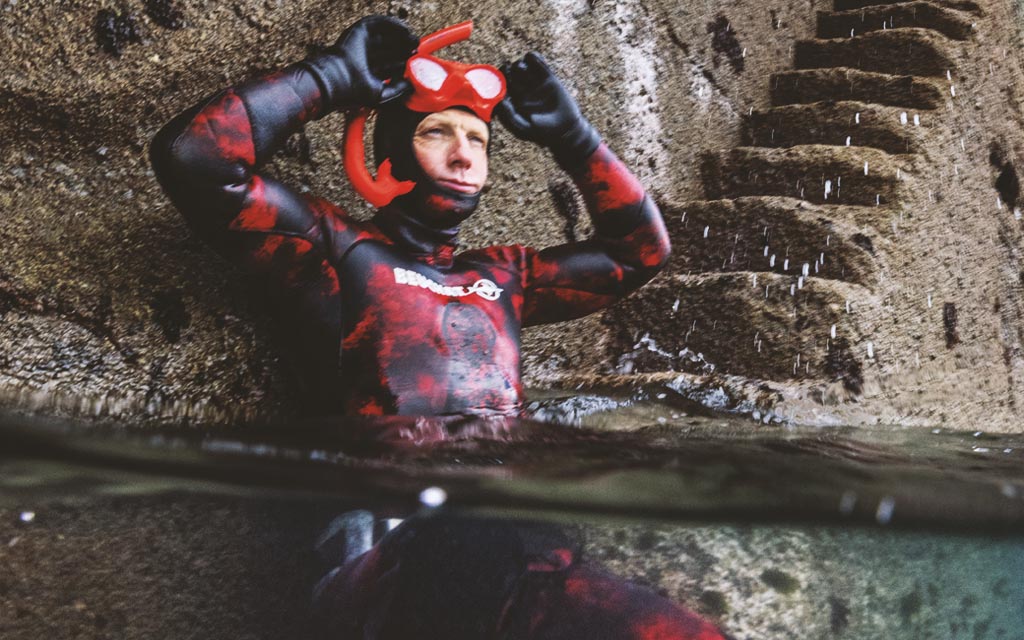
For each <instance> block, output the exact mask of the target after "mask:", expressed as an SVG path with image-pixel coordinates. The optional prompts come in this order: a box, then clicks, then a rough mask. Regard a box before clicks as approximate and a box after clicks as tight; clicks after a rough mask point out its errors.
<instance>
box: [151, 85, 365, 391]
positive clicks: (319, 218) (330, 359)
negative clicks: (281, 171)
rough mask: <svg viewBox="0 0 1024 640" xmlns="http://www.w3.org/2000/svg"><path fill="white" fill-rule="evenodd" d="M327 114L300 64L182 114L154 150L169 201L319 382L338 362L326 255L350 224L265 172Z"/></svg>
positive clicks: (334, 286) (334, 283) (333, 281)
mask: <svg viewBox="0 0 1024 640" xmlns="http://www.w3.org/2000/svg"><path fill="white" fill-rule="evenodd" d="M321 112H322V108H321V99H320V89H319V86H318V84H317V81H316V79H315V78H314V77H313V75H312V74H311V73H310V72H309V71H308V70H307V69H306V68H304V67H303V66H301V65H295V66H292V67H289V68H287V69H285V70H284V71H281V72H279V73H276V74H273V75H270V76H266V77H263V78H261V79H259V80H257V81H254V82H251V83H249V84H246V85H242V86H240V87H237V88H232V89H227V90H226V91H223V92H221V93H219V94H217V95H215V96H214V97H213V98H211V99H209V100H207V101H205V102H203V103H201V104H199V105H197V106H195V107H193V108H192V109H189V110H188V111H186V112H184V113H182V114H181V115H179V116H178V117H176V118H174V119H173V120H172V121H171V122H170V123H168V124H167V125H166V126H165V127H164V128H163V129H162V130H161V131H160V132H159V133H158V134H157V136H156V138H155V139H154V141H153V144H152V146H151V148H150V159H151V162H152V166H153V169H154V172H155V173H156V176H157V179H158V180H159V182H160V184H161V186H162V187H163V189H164V191H165V192H166V193H167V195H168V197H169V198H170V199H171V202H173V203H174V205H175V207H177V208H178V210H179V211H181V213H182V215H183V216H184V217H185V219H186V220H187V221H188V223H189V225H190V226H191V228H192V229H193V230H194V231H195V232H196V233H197V234H198V235H199V236H201V237H202V238H203V239H204V240H205V241H206V242H207V243H209V244H210V245H212V246H213V247H214V248H215V249H216V250H217V251H218V252H219V253H220V254H221V255H223V256H224V257H226V258H227V259H228V260H230V261H231V262H233V263H235V264H236V265H239V266H241V267H242V268H243V269H245V270H246V271H247V272H249V273H250V274H253V275H254V276H256V278H257V279H258V280H260V281H261V282H262V283H264V284H265V287H266V290H267V293H268V295H269V296H270V298H271V302H272V303H273V305H274V307H275V309H277V310H279V311H280V312H281V314H282V316H284V317H282V318H281V320H282V321H283V329H284V331H285V332H286V333H287V334H291V335H290V336H286V337H290V338H292V340H291V341H292V342H293V344H292V345H291V348H292V349H293V350H294V351H296V352H297V353H296V354H295V355H298V357H299V359H300V361H301V366H302V367H304V368H306V369H307V370H311V371H316V372H317V373H316V375H315V376H314V377H316V376H318V375H321V374H323V375H329V374H330V372H331V371H333V363H334V358H335V357H336V355H337V344H338V335H339V332H340V309H339V308H338V279H337V275H336V273H335V272H334V269H333V267H332V266H331V264H330V262H331V261H330V255H331V238H332V235H336V234H337V233H338V231H339V229H340V228H342V227H343V226H344V224H345V218H344V216H343V214H342V213H341V212H340V211H339V210H337V209H336V208H333V207H331V205H329V204H328V203H326V202H325V201H322V200H314V199H308V198H304V197H301V196H299V195H298V194H296V193H295V192H294V191H292V190H291V189H289V188H288V187H286V186H284V185H283V184H281V183H279V182H277V181H276V180H274V179H273V178H271V177H269V176H266V175H263V174H262V173H261V172H260V167H261V166H262V165H263V164H264V163H265V162H266V161H267V159H269V158H270V157H271V156H272V155H273V153H274V152H275V151H276V150H278V149H279V148H280V147H281V146H282V145H283V144H284V141H285V140H286V139H287V137H288V136H289V135H291V134H292V133H294V132H296V131H297V130H299V129H300V128H301V127H302V125H303V124H304V123H305V122H307V121H308V120H310V119H313V118H315V117H317V116H319V115H321ZM332 343H333V348H332V347H331V346H330V345H331V344H332Z"/></svg>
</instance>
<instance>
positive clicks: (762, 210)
mask: <svg viewBox="0 0 1024 640" xmlns="http://www.w3.org/2000/svg"><path fill="white" fill-rule="evenodd" d="M531 7H532V8H531V10H530V11H522V10H521V6H520V5H519V4H518V3H516V2H511V1H504V2H498V3H494V4H492V5H487V6H486V7H482V6H479V5H478V4H470V3H466V2H452V3H444V4H443V5H440V4H431V3H419V2H413V1H411V0H410V1H405V2H403V1H391V2H371V3H369V4H367V3H355V2H327V1H326V0H302V1H297V2H279V1H274V0H268V1H266V2H263V1H255V0H253V1H250V0H239V1H237V2H232V3H216V2H208V1H205V0H189V1H185V0H147V1H145V2H143V1H142V0H137V1H136V0H127V1H126V2H121V3H106V2H103V1H100V0H89V1H87V2H80V3H75V4H74V5H73V6H71V5H68V6H65V5H55V4H53V3H47V2H43V1H42V0H18V1H17V2H14V1H10V2H4V3H2V6H0V21H2V29H0V45H2V47H3V49H4V50H5V51H6V52H8V54H7V59H8V60H10V61H11V62H10V63H9V64H8V65H6V66H5V69H4V70H3V72H2V73H0V97H2V100H0V133H2V135H3V138H2V139H3V140H4V144H3V147H2V151H3V152H2V154H0V206H2V207H3V210H4V212H5V216H4V224H3V225H2V226H0V234H2V237H3V242H2V244H0V252H2V254H0V255H2V260H0V344H2V345H3V349H2V354H0V388H2V389H3V394H4V396H5V397H6V398H7V400H6V401H5V402H6V404H8V405H17V406H27V407H30V408H32V407H36V408H39V407H40V406H41V405H47V404H49V405H50V406H47V407H45V410H47V411H56V412H60V413H71V414H83V415H113V416H118V417H129V418H133V419H146V420H160V421H172V422H176V421H188V422H204V421H214V422H224V421H232V420H237V419H254V418H256V417H260V416H281V415H292V414H294V413H295V412H296V411H297V407H296V406H295V403H294V401H293V397H294V394H293V388H292V383H291V380H292V377H291V376H290V375H289V373H288V371H286V370H285V368H284V366H283V365H282V364H281V359H280V357H279V353H278V352H277V351H276V346H275V344H274V341H273V338H272V335H273V334H272V331H271V330H270V327H269V325H268V321H267V319H266V316H267V313H266V310H265V309H261V308H260V305H261V302H260V301H259V298H258V297H257V296H253V295H251V292H250V291H249V286H248V285H247V282H246V279H245V278H244V276H242V275H241V274H239V273H237V272H235V271H233V270H231V269H230V268H228V267H227V266H226V265H225V264H224V263H223V262H222V261H221V260H220V259H219V258H217V257H216V256H215V255H214V254H213V253H212V252H211V251H210V250H209V249H208V248H206V247H205V246H203V245H202V244H201V243H199V242H198V241H197V240H196V239H195V238H193V237H192V236H191V235H190V233H189V232H188V231H187V229H186V227H185V225H184V223H183V222H182V221H181V219H180V218H179V216H178V215H177V213H176V212H175V211H174V210H173V209H172V208H171V207H170V205H169V203H168V202H167V200H166V198H165V197H164V196H163V195H162V193H161V192H160V191H159V189H158V187H157V186H156V184H155V182H154V181H153V178H152V174H151V172H150V170H149V168H148V166H147V164H146V159H145V148H146V145H147V144H148V142H149V140H150V139H151V137H152V135H153V134H154V133H155V132H156V130H157V129H158V128H159V127H160V126H161V125H162V124H163V123H164V122H165V121H166V120H168V119H169V118H170V117H171V116H172V115H174V114H175V113H177V112H178V111H180V110H182V109H184V108H185V107H187V106H188V105H190V104H192V103H194V102H195V101H197V100H199V99H200V98H201V97H202V96H204V95H208V94H211V93H213V92H215V91H217V90H218V89H220V88H222V87H224V86H226V85H227V84H230V83H234V82H239V81H241V80H242V79H244V78H245V77H247V76H250V75H252V74H255V73H259V72H262V71H266V70H270V69H274V68H279V67H281V66H283V65H285V64H287V63H289V62H291V61H294V60H297V59H300V58H302V57H303V56H304V55H306V53H307V52H308V51H309V50H311V49H312V48H314V47H316V46H318V45H323V44H325V43H329V42H331V41H333V39H334V38H336V37H337V35H338V34H339V33H340V32H341V30H342V29H343V28H344V27H345V26H346V25H347V24H349V23H351V22H352V21H353V20H354V19H355V18H356V17H358V16H360V15H363V14H365V13H367V12H374V11H375V12H381V13H390V14H393V15H398V16H400V17H403V18H405V19H406V20H408V21H409V22H410V24H411V25H412V26H413V27H414V28H415V29H417V30H419V31H421V32H427V31H430V30H434V29H436V28H440V27H442V26H445V25H448V24H452V23H455V22H458V21H460V20H462V19H465V18H466V17H472V18H473V19H474V20H475V21H476V35H475V36H474V38H473V39H472V40H471V41H470V42H468V43H465V44H460V45H458V46H457V48H454V49H453V50H452V52H451V54H452V55H453V56H460V57H463V58H464V59H471V60H480V61H487V62H500V61H502V60H504V59H507V58H509V57H511V56H513V55H519V54H521V53H522V52H525V51H527V50H529V49H539V50H541V51H543V52H544V53H545V54H546V55H547V56H548V58H549V59H550V60H551V61H552V64H553V66H554V67H555V68H556V69H557V70H558V71H559V72H560V73H561V74H562V75H563V76H564V77H565V78H566V79H567V82H568V84H570V86H571V87H572V89H573V90H574V91H575V92H576V93H577V95H578V98H579V100H580V101H581V103H582V105H583V108H584V111H585V112H586V113H587V114H588V116H589V117H590V119H591V120H592V121H593V122H594V123H595V124H596V125H597V127H598V128H599V129H600V130H601V131H602V132H603V133H604V134H605V136H606V137H607V139H608V141H609V143H610V145H611V146H612V147H613V148H614V149H615V150H616V151H617V152H619V154H620V155H621V156H622V157H623V158H625V159H626V160H627V162H629V163H630V164H631V166H634V167H636V168H637V170H638V172H639V173H640V175H641V177H642V179H643V180H644V181H645V183H646V184H647V185H648V186H649V188H650V189H651V191H652V193H654V194H655V195H656V197H657V198H658V200H659V202H660V203H661V205H662V207H663V209H664V211H665V213H666V217H667V219H668V222H669V226H670V229H671V231H672V234H673V239H674V242H675V255H674V258H673V261H672V263H671V265H670V267H669V269H668V270H667V271H666V273H665V274H663V275H662V276H660V277H659V278H658V279H657V280H656V281H655V282H654V283H653V284H652V285H650V286H649V287H648V288H646V289H645V290H643V291H642V292H640V294H638V295H636V296H635V297H633V298H631V299H630V300H628V301H627V302H626V303H624V304H622V305H620V306H619V307H616V308H615V309H612V310H610V311H608V312H606V313H604V314H601V315H599V316H596V317H592V318H588V319H584V320H580V321H578V322H576V323H573V324H569V325H562V326H556V327H548V328H540V329H536V330H532V331H530V332H528V333H527V336H526V346H525V353H524V364H525V372H524V373H525V375H526V380H527V381H528V383H530V384H532V385H534V386H541V387H543V386H567V385H573V386H575V385H577V384H580V383H590V384H634V383H639V382H645V381H662V382H666V381H672V383H673V385H674V387H673V388H676V389H678V390H681V391H682V392H684V393H690V394H693V395H695V396H700V395H701V394H702V390H705V391H706V390H707V389H710V388H715V389H718V388H720V389H722V390H723V391H724V392H725V394H724V395H725V397H727V398H728V400H727V401H725V402H724V404H723V405H722V406H721V408H726V409H736V410H745V411H750V412H754V411H756V412H757V413H756V415H759V416H762V417H768V418H779V419H789V420H795V421H804V422H815V423H825V424H831V423H864V422H883V423H900V424H921V425H931V424H940V423H944V424H948V425H951V426H957V427H961V428H970V429H974V428H980V429H985V430H1016V429H1019V425H1020V424H1024V421H1022V420H1021V418H1022V417H1024V416H1022V414H1024V380H1022V377H1024V353H1022V340H1024V338H1022V328H1024V302H1022V299H1021V286H1022V284H1021V283H1022V279H1024V276H1022V275H1021V274H1022V273H1024V266H1022V265H1021V264H1020V261H1021V257H1020V254H1021V251H1022V248H1024V244H1022V238H1021V228H1020V222H1019V217H1020V216H1019V211H1020V208H1021V207H1024V202H1022V201H1020V186H1019V180H1018V178H1017V169H1016V167H1019V166H1021V163H1022V162H1024V111H1022V108H1021V104H1022V102H1024V71H1022V66H1024V61H1022V59H1021V50H1022V48H1021V31H1022V29H1021V21H1022V18H1021V16H1020V13H1019V8H1018V9H1015V7H1014V3H1013V2H1011V1H1010V0H984V1H979V2H970V1H959V0H955V1H934V2H924V1H915V2H897V3H891V4H883V3H880V2H872V1H869V0H835V2H832V1H831V0H828V1H826V0H818V1H816V2H812V3H806V2H794V1H787V2H779V3H775V4H772V5H765V4H763V3H758V2H752V1H748V0H739V1H737V2H732V3H728V4H725V5H721V6H717V5H715V6H712V5H709V4H706V3H705V4H702V5H700V6H690V5H689V4H686V3H684V4H681V5H680V4H679V3H671V2H659V1H654V0H645V1H641V0H623V1H621V2H614V3H612V2H608V3H603V2H584V1H582V0H580V1H578V2H577V1H570V0H547V1H546V2H543V3H541V4H540V5H538V6H537V7H533V6H532V5H531ZM341 122H342V121H341V118H340V116H332V117H330V118H327V119H325V120H324V121H321V122H319V123H316V124H314V125H311V126H309V127H308V128H307V131H306V132H305V134H303V135H301V136H297V137H296V138H295V139H293V140H291V141H290V142H289V144H288V146H287V148H286V149H285V150H284V151H283V152H282V153H281V154H280V155H279V157H277V158H275V160H274V161H273V170H274V172H276V173H277V174H278V175H279V176H281V177H282V178H283V179H284V180H285V181H287V182H290V183H291V184H294V185H297V186H298V188H300V189H301V190H309V191H314V192H317V193H318V194H321V195H324V196H326V197H328V198H331V199H334V200H336V201H338V202H340V203H342V204H343V205H344V206H346V207H347V208H348V209H349V210H350V211H352V212H353V214H354V215H356V216H366V215H368V214H369V211H368V209H367V208H366V207H365V206H364V205H362V204H361V203H360V202H359V201H358V199H357V198H356V197H355V196H354V195H353V194H352V193H351V191H350V190H349V189H348V187H347V186H346V184H345V181H344V179H343V176H342V174H341V172H340V170H339V167H340V153H339V142H340V131H341ZM492 163H493V166H492V178H493V185H492V187H491V188H490V191H489V193H488V197H487V198H486V199H485V207H484V209H483V210H482V211H481V213H480V214H479V215H478V216H477V218H476V219H475V220H474V221H471V223H470V224H469V225H467V230H466V237H465V240H466V242H467V244H469V245H475V246H479V245H483V244H488V243H493V242H509V241H515V242H521V243H524V244H531V245H535V246H544V245H549V244H553V243H557V242H561V241H563V239H565V238H567V237H582V236H584V235H585V234H586V233H587V226H588V225H587V223H586V221H585V220H584V219H581V218H580V217H579V203H577V202H576V198H575V195H574V194H573V192H572V189H571V188H570V187H569V186H568V180H567V178H565V177H564V176H561V175H559V173H558V172H557V171H554V170H553V165H552V163H551V161H550V160H549V159H548V158H547V157H546V156H545V155H544V153H542V152H541V151H539V150H537V149H534V148H531V147H530V146H528V145H524V144H522V143H519V142H517V141H515V140H513V139H512V138H511V136H509V135H507V134H506V133H504V132H503V131H499V132H498V134H497V138H496V140H495V145H494V155H493V160H492ZM1015 211H1016V214H1015ZM582 218H585V216H583V217H582ZM698 354H699V357H698ZM695 363H696V364H695Z"/></svg>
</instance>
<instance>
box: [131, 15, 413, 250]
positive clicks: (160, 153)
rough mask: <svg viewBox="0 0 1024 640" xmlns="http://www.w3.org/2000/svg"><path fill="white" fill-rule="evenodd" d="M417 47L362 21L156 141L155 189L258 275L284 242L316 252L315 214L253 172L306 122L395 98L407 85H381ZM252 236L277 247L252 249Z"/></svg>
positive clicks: (225, 95) (222, 97)
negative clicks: (310, 246) (302, 243)
mask: <svg viewBox="0 0 1024 640" xmlns="http://www.w3.org/2000/svg"><path fill="white" fill-rule="evenodd" d="M416 43H417V40H416V38H415V37H414V36H413V35H412V34H411V33H410V32H409V30H408V29H407V28H406V27H405V25H403V24H402V23H401V22H398V21H397V20H393V19H390V18H384V17H380V16H372V17H369V18H364V19H362V20H360V21H359V22H357V23H356V24H355V25H353V26H352V27H350V28H349V29H348V30H347V31H346V32H345V33H344V34H343V35H342V37H341V38H340V39H339V40H338V42H337V43H336V44H335V45H334V46H333V47H332V48H330V49H329V50H328V51H326V52H325V53H323V54H321V55H318V56H314V57H311V58H309V59H307V60H305V61H303V62H300V63H298V64H295V65H292V66H290V67H288V68H286V69H284V70H283V71H281V72H278V73H274V74H271V75H269V76H265V77H263V78H260V79H258V80H256V81H253V82H250V83H247V84H244V85H242V86H239V87H235V88H231V89H227V90H225V91H223V92H221V93H219V94H217V95H216V96H214V97H213V98H212V99H210V100H208V101H206V102H204V103H201V104H199V105H196V106H195V107H193V108H192V109H189V110H188V111H186V112H184V113H182V114H181V115H179V116H178V117H176V118H174V119H173V120H171V122H169V123H168V124H167V125H166V126H164V128H163V129H161V130H160V132H159V133H158V134H157V135H156V138H155V139H154V140H153V144H152V146H151V147H150V159H151V162H152V165H153V169H154V171H155V172H156V176H157V179H158V180H159V181H160V184H161V186H163V188H164V190H165V191H166V192H167V195H168V196H169V197H170V199H171V201H172V202H173V203H174V205H175V206H176V207H177V208H178V209H179V210H181V212H182V214H183V215H184V216H185V218H186V219H187V220H188V221H189V223H190V224H191V225H192V226H193V228H194V229H196V230H197V231H198V232H199V233H200V234H201V235H202V236H203V237H204V238H205V239H206V240H207V241H209V242H211V243H212V244H213V245H214V246H215V247H216V248H217V249H218V250H219V251H221V252H222V253H223V254H225V255H226V256H227V257H229V258H230V259H234V260H239V261H241V262H242V263H243V264H250V265H251V266H252V267H253V268H255V269H257V270H258V269H259V268H260V267H265V266H269V265H265V264H262V263H263V262H267V261H268V260H269V259H270V258H271V257H272V256H273V254H274V253H276V252H277V249H278V248H279V244H280V243H281V242H282V241H283V240H282V239H283V238H302V239H305V240H306V241H308V242H310V243H312V244H313V245H318V246H319V247H322V244H323V242H324V238H323V234H322V233H321V230H320V229H318V228H317V227H318V225H320V224H323V222H322V220H321V218H322V217H323V216H322V215H321V213H320V212H319V211H317V207H315V206H311V203H310V201H308V200H307V199H306V198H302V197H300V196H298V195H297V194H295V193H294V192H293V191H292V190H290V189H289V188H287V187H285V186H284V185H282V184H280V183H278V182H276V181H275V180H273V179H271V178H269V177H266V176H262V175H260V174H259V172H258V169H259V167H260V166H262V164H263V163H264V162H266V160H268V159H269V158H270V156H272V155H273V154H274V152H276V151H277V150H278V149H279V148H280V147H281V145H283V144H284V141H285V140H286V139H287V138H288V136H289V135H291V134H292V133H294V132H296V131H298V130H299V129H300V128H301V127H302V126H303V125H304V124H305V123H306V122H308V121H310V120H313V119H316V118H319V117H322V116H324V115H326V114H327V113H329V112H331V111H334V110H337V109H342V108H349V107H355V106H377V105H378V104H379V103H381V102H385V101H387V100H390V99H393V98H395V97H398V96H400V95H401V93H402V92H403V91H405V90H406V89H407V85H406V84H404V83H401V82H399V83H394V84H391V85H388V84H386V80H387V79H388V78H390V77H392V76H393V75H395V74H396V73H397V74H399V75H400V74H401V71H402V69H403V67H404V65H405V61H406V59H407V58H408V57H409V54H410V53H411V52H412V51H413V49H414V48H415V46H416ZM252 234H258V235H266V234H271V235H274V236H276V239H274V240H270V241H268V240H266V239H264V241H263V243H262V245H263V246H262V247H257V246H254V243H256V245H259V244H260V243H259V241H258V240H257V239H254V238H252V237H249V236H251V235H252ZM268 242H269V244H268ZM270 245H272V246H270Z"/></svg>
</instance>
